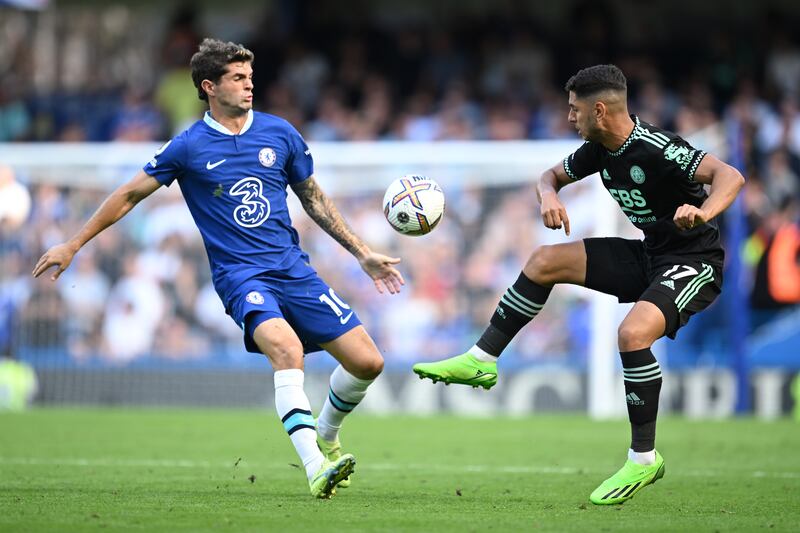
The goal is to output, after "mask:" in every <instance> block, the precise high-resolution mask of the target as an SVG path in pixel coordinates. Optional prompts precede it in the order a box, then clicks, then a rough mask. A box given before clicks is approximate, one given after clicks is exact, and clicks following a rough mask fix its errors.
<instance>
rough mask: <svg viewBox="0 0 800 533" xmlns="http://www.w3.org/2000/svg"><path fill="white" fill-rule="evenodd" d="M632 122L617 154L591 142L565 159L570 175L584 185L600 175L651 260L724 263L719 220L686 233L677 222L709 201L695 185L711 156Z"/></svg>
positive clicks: (650, 128) (669, 133)
mask: <svg viewBox="0 0 800 533" xmlns="http://www.w3.org/2000/svg"><path fill="white" fill-rule="evenodd" d="M631 118H632V119H633V121H634V123H635V126H634V128H633V131H632V132H631V134H630V136H629V137H628V139H627V140H626V141H625V143H624V144H623V145H622V146H620V148H619V149H618V150H617V151H615V152H609V151H608V150H607V149H606V148H605V147H604V146H603V145H602V144H600V143H595V142H588V141H587V142H585V143H584V144H583V145H582V146H581V147H580V148H578V149H577V150H576V151H575V153H573V154H571V155H569V156H568V157H566V158H565V159H564V162H563V164H564V170H565V171H566V173H567V175H568V176H569V177H570V178H571V179H573V180H579V179H582V178H585V177H586V176H589V175H591V174H594V173H595V172H599V173H600V179H601V180H602V181H603V185H604V186H605V188H606V189H607V190H608V192H609V194H611V196H612V197H613V198H614V200H616V202H617V203H618V204H619V207H620V209H622V211H623V212H624V213H625V216H627V217H628V220H630V221H631V222H632V223H633V225H634V226H636V227H637V228H639V229H640V230H642V231H643V232H644V236H645V238H644V246H645V250H646V251H647V254H648V255H650V256H663V255H684V254H702V255H705V256H707V258H708V259H709V260H711V261H714V262H715V263H719V264H721V263H722V260H723V257H724V255H723V251H722V246H721V244H720V236H719V227H718V226H717V222H716V219H714V220H712V221H711V222H709V223H708V224H703V225H701V226H698V227H696V228H693V229H691V230H685V231H681V230H679V229H678V227H677V226H676V225H675V223H674V222H673V221H672V219H673V217H674V216H675V211H676V210H677V209H678V207H680V206H681V205H683V204H691V205H694V206H697V207H700V206H701V205H702V204H703V202H704V201H705V199H706V198H707V197H708V195H707V194H706V192H705V190H704V189H703V185H702V184H700V183H697V182H696V181H694V173H695V171H697V167H698V166H699V165H700V161H702V160H703V157H705V155H706V153H705V152H704V151H702V150H697V149H695V148H693V147H692V146H691V145H690V144H689V143H688V142H686V141H685V140H683V139H682V138H681V137H680V136H678V135H676V134H674V133H672V132H669V131H666V130H662V129H661V128H657V127H655V126H652V125H650V124H647V123H646V122H642V121H640V120H639V118H638V117H636V116H633V115H631Z"/></svg>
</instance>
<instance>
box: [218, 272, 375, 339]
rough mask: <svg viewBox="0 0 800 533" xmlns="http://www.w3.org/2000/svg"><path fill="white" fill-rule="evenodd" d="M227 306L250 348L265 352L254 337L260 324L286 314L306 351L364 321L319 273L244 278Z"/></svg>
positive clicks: (226, 303) (283, 316) (284, 317)
mask: <svg viewBox="0 0 800 533" xmlns="http://www.w3.org/2000/svg"><path fill="white" fill-rule="evenodd" d="M225 309H226V310H227V312H228V314H229V315H230V316H231V318H233V319H234V320H235V321H236V323H237V324H238V325H239V327H241V328H242V330H243V331H244V345H245V348H247V351H248V352H252V353H262V352H261V350H259V348H258V346H257V345H256V343H255V341H254V340H253V331H255V329H256V327H257V326H258V325H259V324H261V323H262V322H264V321H265V320H268V319H270V318H283V319H285V320H286V321H287V322H288V323H289V325H290V326H291V327H292V329H294V331H295V333H297V336H298V337H299V338H300V341H301V342H302V343H303V353H310V352H317V351H319V350H321V349H322V348H320V347H319V344H320V343H325V342H329V341H332V340H334V339H336V338H338V337H340V336H341V335H343V334H345V333H347V332H348V331H350V330H351V329H353V328H354V327H356V326H358V325H360V324H361V321H360V320H359V319H358V316H356V314H355V312H354V311H353V310H352V309H350V306H349V305H348V304H347V302H345V301H344V300H342V299H341V297H340V296H339V295H338V294H336V293H335V292H334V290H333V289H331V288H330V287H329V286H328V284H327V283H325V282H324V281H322V279H321V278H320V277H319V276H318V275H317V274H316V273H314V274H312V275H310V276H308V277H305V278H302V279H284V278H280V279H277V278H274V277H270V276H267V275H264V276H258V277H255V278H251V279H248V280H246V281H244V282H243V283H242V284H241V285H239V287H238V288H237V290H236V291H234V293H233V294H232V295H231V297H230V298H229V299H228V301H227V302H225Z"/></svg>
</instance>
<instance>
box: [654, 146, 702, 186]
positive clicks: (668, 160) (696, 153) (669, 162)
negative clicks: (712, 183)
mask: <svg viewBox="0 0 800 533" xmlns="http://www.w3.org/2000/svg"><path fill="white" fill-rule="evenodd" d="M663 155H664V160H663V161H662V166H663V168H664V171H665V174H666V175H667V176H670V177H674V178H676V179H681V180H686V181H694V173H695V172H697V167H699V166H700V161H702V160H703V158H704V157H705V155H706V152H704V151H703V150H697V149H695V148H694V147H692V145H691V144H689V143H688V142H686V141H685V140H684V139H682V138H681V137H678V136H675V137H673V138H672V139H670V141H669V143H667V146H665V147H664V152H663Z"/></svg>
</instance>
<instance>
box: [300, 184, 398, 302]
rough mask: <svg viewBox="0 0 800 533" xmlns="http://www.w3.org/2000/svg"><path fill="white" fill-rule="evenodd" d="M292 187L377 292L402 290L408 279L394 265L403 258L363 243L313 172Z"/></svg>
mask: <svg viewBox="0 0 800 533" xmlns="http://www.w3.org/2000/svg"><path fill="white" fill-rule="evenodd" d="M292 190H293V191H294V192H295V194H296V195H297V197H298V198H299V199H300V203H301V204H302V206H303V209H305V211H306V213H308V216H310V217H311V219H312V220H313V221H314V222H316V223H317V225H318V226H319V227H320V228H322V229H323V230H325V233H327V234H328V235H330V236H331V237H333V238H334V239H335V240H336V242H338V243H339V244H341V245H342V246H343V247H344V249H345V250H347V251H348V252H350V253H351V254H353V255H354V256H355V257H356V259H358V262H359V264H360V265H361V268H362V269H364V272H366V273H367V274H368V275H369V277H370V278H372V280H373V281H374V282H375V288H376V289H378V292H380V293H382V292H383V289H384V287H385V288H386V290H388V291H389V292H390V293H391V294H395V293H398V292H400V287H401V286H402V285H404V284H405V281H404V280H403V276H402V275H401V274H400V272H399V271H398V270H397V269H396V268H394V266H393V265H396V264H397V263H399V262H400V258H399V257H389V256H387V255H383V254H379V253H377V252H373V251H372V250H370V249H369V246H367V245H366V244H364V241H362V240H361V239H360V238H359V237H358V235H356V234H355V233H354V232H353V230H352V229H351V228H350V226H348V225H347V222H345V220H344V218H342V215H341V214H339V210H338V209H336V206H335V205H333V202H332V201H331V199H330V198H328V197H327V196H326V195H325V193H324V192H322V189H321V188H320V186H319V184H318V183H317V180H315V179H314V176H311V177H309V178H308V179H306V180H304V181H301V182H300V183H296V184H294V185H292Z"/></svg>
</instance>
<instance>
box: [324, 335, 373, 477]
mask: <svg viewBox="0 0 800 533" xmlns="http://www.w3.org/2000/svg"><path fill="white" fill-rule="evenodd" d="M320 347H321V348H323V349H324V350H326V351H327V352H328V353H330V354H331V355H333V357H335V358H336V360H337V361H339V363H340V364H339V366H337V367H336V369H335V370H334V371H333V373H332V374H331V380H330V389H329V390H328V398H327V399H326V400H325V405H323V407H322V412H321V413H320V415H319V419H318V420H317V444H318V445H319V448H320V450H322V453H323V454H324V455H325V457H327V458H328V459H329V460H331V461H335V460H337V459H338V458H339V457H340V456H341V453H342V451H341V450H342V446H341V443H340V441H339V430H340V429H341V427H342V422H343V421H344V418H345V417H346V416H347V415H349V414H350V413H351V412H352V411H353V409H355V408H356V407H357V406H358V404H359V403H360V402H361V400H363V399H364V397H365V396H366V395H367V388H368V387H369V386H370V384H372V382H373V381H375V378H377V377H378V376H379V375H380V373H381V371H382V370H383V357H381V354H380V352H379V351H378V348H377V347H376V346H375V343H374V342H373V341H372V339H371V338H370V336H369V334H367V331H366V330H365V329H364V327H363V326H356V327H355V328H353V329H351V330H350V331H348V332H347V333H345V334H343V335H341V336H339V337H338V338H336V339H334V340H332V341H330V342H326V343H321V344H320ZM339 486H340V487H342V488H346V487H349V486H350V479H349V478H346V479H344V480H342V481H341V482H340V483H339Z"/></svg>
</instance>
